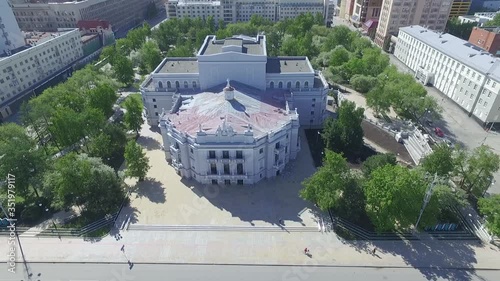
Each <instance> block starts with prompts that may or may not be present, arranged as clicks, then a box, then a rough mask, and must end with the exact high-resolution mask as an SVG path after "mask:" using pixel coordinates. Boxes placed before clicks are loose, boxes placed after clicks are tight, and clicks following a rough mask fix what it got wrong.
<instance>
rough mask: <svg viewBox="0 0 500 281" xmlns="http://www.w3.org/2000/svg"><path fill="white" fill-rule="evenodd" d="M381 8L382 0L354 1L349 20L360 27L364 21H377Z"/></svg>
mask: <svg viewBox="0 0 500 281" xmlns="http://www.w3.org/2000/svg"><path fill="white" fill-rule="evenodd" d="M381 8H382V0H355V1H354V7H353V9H352V14H351V15H350V20H351V22H352V23H353V24H355V25H357V26H361V25H362V24H363V23H365V22H366V21H369V20H372V21H377V20H378V18H379V16H380V11H381Z"/></svg>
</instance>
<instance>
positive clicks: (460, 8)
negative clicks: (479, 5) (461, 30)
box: [449, 0, 472, 19]
mask: <svg viewBox="0 0 500 281" xmlns="http://www.w3.org/2000/svg"><path fill="white" fill-rule="evenodd" d="M471 3H472V0H453V3H451V9H450V16H449V18H450V19H452V18H457V17H459V16H464V15H467V13H468V12H469V9H470V5H471Z"/></svg>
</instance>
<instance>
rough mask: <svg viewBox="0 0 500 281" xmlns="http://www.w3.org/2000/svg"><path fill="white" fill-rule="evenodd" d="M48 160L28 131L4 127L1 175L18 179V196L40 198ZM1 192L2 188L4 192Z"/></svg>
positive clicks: (0, 141)
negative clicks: (42, 176)
mask: <svg viewBox="0 0 500 281" xmlns="http://www.w3.org/2000/svg"><path fill="white" fill-rule="evenodd" d="M47 163H48V157H47V155H46V154H45V153H44V151H43V150H42V149H41V148H37V146H36V142H35V140H34V139H33V138H32V137H31V136H29V135H28V134H27V132H26V130H25V129H24V128H23V127H21V126H19V125H16V124H14V123H6V124H2V125H1V126H0V175H2V181H4V180H5V179H6V178H7V176H8V175H9V174H10V175H13V176H14V177H15V187H16V190H15V192H16V194H17V195H18V196H20V197H23V198H24V199H25V200H27V201H30V199H33V198H36V197H38V196H35V195H37V187H38V184H39V182H40V177H41V175H42V174H43V172H44V171H45V170H46V168H47ZM0 190H1V189H0Z"/></svg>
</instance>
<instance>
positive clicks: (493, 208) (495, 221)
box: [478, 194, 500, 236]
mask: <svg viewBox="0 0 500 281" xmlns="http://www.w3.org/2000/svg"><path fill="white" fill-rule="evenodd" d="M478 205H479V211H480V212H481V214H482V215H484V216H485V217H486V226H487V227H488V229H489V230H490V231H491V233H493V234H494V235H497V236H500V194H494V195H491V196H490V197H486V198H480V199H479V202H478Z"/></svg>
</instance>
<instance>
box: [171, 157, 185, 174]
mask: <svg viewBox="0 0 500 281" xmlns="http://www.w3.org/2000/svg"><path fill="white" fill-rule="evenodd" d="M172 166H173V167H174V169H175V171H177V172H178V171H179V169H182V168H183V166H182V163H181V162H179V161H177V160H175V159H174V160H172Z"/></svg>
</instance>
